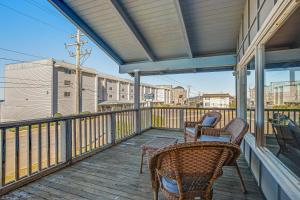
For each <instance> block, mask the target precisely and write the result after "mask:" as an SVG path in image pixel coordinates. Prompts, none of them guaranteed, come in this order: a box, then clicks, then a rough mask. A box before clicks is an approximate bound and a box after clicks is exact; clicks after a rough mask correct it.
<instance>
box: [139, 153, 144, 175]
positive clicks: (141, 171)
mask: <svg viewBox="0 0 300 200" xmlns="http://www.w3.org/2000/svg"><path fill="white" fill-rule="evenodd" d="M143 164H144V151H142V152H141V166H140V174H142V173H143Z"/></svg>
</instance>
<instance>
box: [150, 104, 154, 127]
mask: <svg viewBox="0 0 300 200" xmlns="http://www.w3.org/2000/svg"><path fill="white" fill-rule="evenodd" d="M152 115H153V108H152V106H151V108H150V112H149V120H150V122H149V128H152Z"/></svg>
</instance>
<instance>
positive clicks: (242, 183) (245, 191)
mask: <svg viewBox="0 0 300 200" xmlns="http://www.w3.org/2000/svg"><path fill="white" fill-rule="evenodd" d="M234 166H235V168H236V171H237V173H238V176H239V178H240V182H241V188H242V191H243V193H247V190H246V186H245V183H244V180H243V177H242V174H241V172H240V169H239V166H238V164H237V162H235V163H234Z"/></svg>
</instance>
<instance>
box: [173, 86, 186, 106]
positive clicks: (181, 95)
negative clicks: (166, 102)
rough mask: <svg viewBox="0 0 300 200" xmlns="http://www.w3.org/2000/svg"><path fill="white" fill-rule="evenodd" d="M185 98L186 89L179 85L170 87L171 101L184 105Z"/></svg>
mask: <svg viewBox="0 0 300 200" xmlns="http://www.w3.org/2000/svg"><path fill="white" fill-rule="evenodd" d="M186 100H187V91H186V89H184V88H183V87H181V86H177V87H174V88H172V103H173V104H175V105H184V104H185V103H186Z"/></svg>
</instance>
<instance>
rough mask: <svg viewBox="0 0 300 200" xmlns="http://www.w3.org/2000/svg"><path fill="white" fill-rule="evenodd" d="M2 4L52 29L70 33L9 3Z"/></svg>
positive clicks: (0, 4)
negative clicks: (8, 4)
mask: <svg viewBox="0 0 300 200" xmlns="http://www.w3.org/2000/svg"><path fill="white" fill-rule="evenodd" d="M0 6H2V7H4V8H6V9H8V10H11V11H13V12H15V13H17V14H19V15H22V16H24V17H27V18H29V19H31V20H34V21H37V22H39V23H40V24H43V25H45V26H48V27H50V28H52V29H54V30H57V31H61V32H64V33H68V32H67V31H65V30H63V29H61V28H60V27H56V26H54V25H52V24H49V23H48V22H45V21H42V20H40V19H38V18H36V17H33V16H31V15H28V14H26V13H23V12H21V11H19V10H17V9H15V8H12V7H10V6H7V5H5V4H2V3H0Z"/></svg>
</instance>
